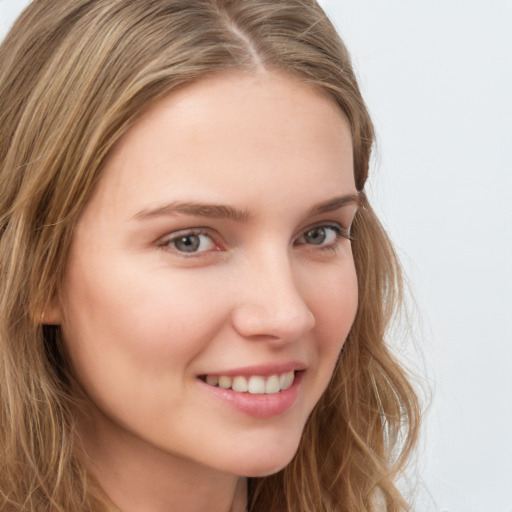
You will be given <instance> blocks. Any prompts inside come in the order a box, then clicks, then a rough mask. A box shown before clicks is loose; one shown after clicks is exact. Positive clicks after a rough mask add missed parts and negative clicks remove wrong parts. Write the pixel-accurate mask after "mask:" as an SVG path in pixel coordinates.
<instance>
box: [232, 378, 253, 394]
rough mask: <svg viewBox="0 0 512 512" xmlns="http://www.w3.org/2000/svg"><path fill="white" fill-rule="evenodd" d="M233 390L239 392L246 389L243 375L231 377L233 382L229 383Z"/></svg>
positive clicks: (245, 380) (246, 385)
mask: <svg viewBox="0 0 512 512" xmlns="http://www.w3.org/2000/svg"><path fill="white" fill-rule="evenodd" d="M231 388H232V389H233V391H238V392H239V393H245V392H246V391H248V389H249V388H248V384H247V379H246V378H245V377H235V378H234V379H233V384H232V385H231Z"/></svg>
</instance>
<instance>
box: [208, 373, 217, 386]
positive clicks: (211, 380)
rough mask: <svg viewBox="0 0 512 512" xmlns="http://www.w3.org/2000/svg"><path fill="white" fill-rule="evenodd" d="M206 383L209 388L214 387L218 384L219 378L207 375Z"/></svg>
mask: <svg viewBox="0 0 512 512" xmlns="http://www.w3.org/2000/svg"><path fill="white" fill-rule="evenodd" d="M206 383H207V384H209V385H210V386H216V385H217V384H218V383H219V377H217V376H216V375H207V376H206Z"/></svg>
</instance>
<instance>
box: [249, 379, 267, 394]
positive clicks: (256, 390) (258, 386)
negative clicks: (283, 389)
mask: <svg viewBox="0 0 512 512" xmlns="http://www.w3.org/2000/svg"><path fill="white" fill-rule="evenodd" d="M247 387H248V389H247V391H249V393H252V394H253V395H260V394H263V393H265V379H264V378H263V377H257V376H254V377H251V378H250V379H249V382H248V384H247Z"/></svg>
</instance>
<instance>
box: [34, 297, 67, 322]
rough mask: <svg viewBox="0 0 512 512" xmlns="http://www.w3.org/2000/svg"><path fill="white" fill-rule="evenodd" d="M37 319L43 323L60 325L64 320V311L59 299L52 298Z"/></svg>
mask: <svg viewBox="0 0 512 512" xmlns="http://www.w3.org/2000/svg"><path fill="white" fill-rule="evenodd" d="M37 321H38V322H39V323H40V324H41V325H60V323H61V321H62V311H61V308H60V304H59V302H58V300H52V301H51V302H50V303H48V304H46V306H45V307H44V308H43V309H42V311H41V313H40V315H39V318H37Z"/></svg>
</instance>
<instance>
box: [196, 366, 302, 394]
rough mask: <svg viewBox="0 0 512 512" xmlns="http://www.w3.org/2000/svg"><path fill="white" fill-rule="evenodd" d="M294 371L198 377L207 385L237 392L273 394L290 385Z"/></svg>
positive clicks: (293, 377) (294, 374) (293, 378)
mask: <svg viewBox="0 0 512 512" xmlns="http://www.w3.org/2000/svg"><path fill="white" fill-rule="evenodd" d="M296 373H299V372H294V371H289V372H285V373H278V374H274V375H269V376H267V377H263V376H261V375H251V376H247V377H244V376H243V375H238V376H236V377H229V376H227V375H202V376H201V377H200V379H201V380H202V381H203V382H205V383H206V384H208V385H209V386H213V387H217V388H221V389H231V390H233V391H236V392H238V393H251V394H253V395H262V394H266V395H273V394H276V393H279V392H280V391H284V390H285V389H288V388H289V387H291V386H292V384H293V381H294V380H295V376H296Z"/></svg>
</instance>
